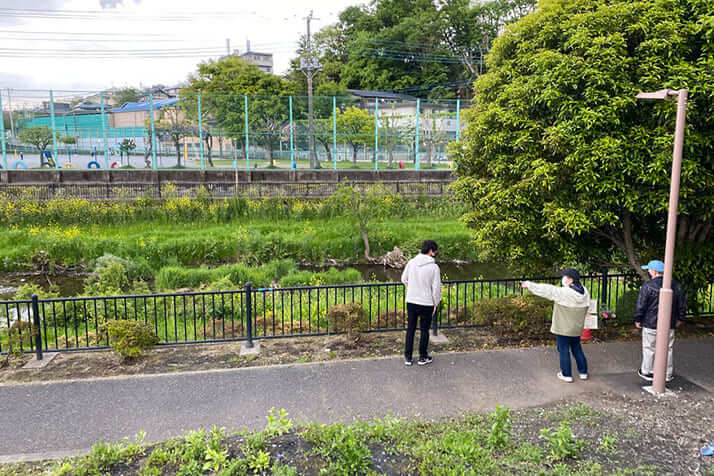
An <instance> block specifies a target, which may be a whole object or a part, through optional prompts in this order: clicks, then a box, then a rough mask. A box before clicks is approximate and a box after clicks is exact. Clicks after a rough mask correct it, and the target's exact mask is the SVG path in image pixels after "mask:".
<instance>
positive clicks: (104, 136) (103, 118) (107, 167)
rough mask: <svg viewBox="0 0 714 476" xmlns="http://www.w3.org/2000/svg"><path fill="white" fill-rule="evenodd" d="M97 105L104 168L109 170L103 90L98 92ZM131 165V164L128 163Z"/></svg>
mask: <svg viewBox="0 0 714 476" xmlns="http://www.w3.org/2000/svg"><path fill="white" fill-rule="evenodd" d="M99 107H100V110H101V113H102V137H103V138H104V168H105V169H107V170H109V145H108V144H107V122H106V121H107V115H106V113H105V112H104V92H103V91H101V92H100V93H99ZM130 165H131V164H130Z"/></svg>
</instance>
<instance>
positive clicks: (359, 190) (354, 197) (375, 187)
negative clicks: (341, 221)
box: [328, 183, 390, 261]
mask: <svg viewBox="0 0 714 476" xmlns="http://www.w3.org/2000/svg"><path fill="white" fill-rule="evenodd" d="M389 194H390V192H389V191H388V190H387V189H386V188H385V187H384V185H382V184H380V183H376V184H352V183H344V184H340V185H338V187H337V190H335V193H334V194H333V195H331V196H330V198H329V199H328V203H330V205H331V206H332V207H333V208H334V209H336V210H345V211H346V212H347V213H348V215H349V216H350V217H351V218H352V220H353V222H354V224H355V225H356V226H357V228H359V232H360V235H361V236H362V243H363V244H364V257H365V259H366V260H367V261H370V260H371V250H370V247H369V236H368V233H369V229H370V223H372V222H374V221H378V220H380V219H382V218H384V215H385V213H386V212H385V207H384V198H385V196H388V195H389Z"/></svg>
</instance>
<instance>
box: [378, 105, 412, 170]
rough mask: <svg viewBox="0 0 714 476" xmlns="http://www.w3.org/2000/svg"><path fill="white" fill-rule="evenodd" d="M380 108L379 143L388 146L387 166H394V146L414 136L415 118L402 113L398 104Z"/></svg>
mask: <svg viewBox="0 0 714 476" xmlns="http://www.w3.org/2000/svg"><path fill="white" fill-rule="evenodd" d="M384 109H386V110H384V111H383V109H380V113H379V143H380V144H384V146H385V147H386V148H387V158H388V159H387V160H388V163H387V167H388V168H390V169H391V168H392V167H393V166H394V148H395V147H396V145H397V144H399V143H402V142H404V141H405V140H410V139H412V138H413V137H414V130H415V125H414V120H413V117H411V115H404V114H400V113H399V112H398V110H397V107H396V104H394V103H392V104H391V105H390V106H387V107H386V108H384Z"/></svg>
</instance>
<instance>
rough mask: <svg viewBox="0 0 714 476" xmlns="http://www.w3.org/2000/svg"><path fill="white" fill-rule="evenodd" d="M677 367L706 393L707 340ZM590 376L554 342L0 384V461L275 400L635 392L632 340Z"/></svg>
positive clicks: (294, 409) (296, 409)
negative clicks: (571, 378)
mask: <svg viewBox="0 0 714 476" xmlns="http://www.w3.org/2000/svg"><path fill="white" fill-rule="evenodd" d="M675 346H676V347H675V372H676V373H677V374H678V375H679V376H680V377H678V379H676V380H675V381H674V382H673V384H672V385H674V386H675V387H676V386H677V384H678V381H685V382H687V383H688V385H689V388H691V387H692V386H694V387H696V388H697V389H699V390H703V391H707V392H714V373H713V372H712V371H711V364H712V362H714V339H688V340H678V341H677V342H676V344H675ZM585 352H586V355H587V357H588V360H589V365H590V372H591V378H590V379H589V380H587V381H580V380H577V379H576V381H575V382H574V383H571V384H568V383H564V382H561V381H559V380H557V379H556V378H555V374H556V372H557V366H558V359H557V352H556V350H555V348H554V346H553V347H545V348H529V349H512V350H498V351H484V352H473V353H450V354H439V353H438V349H437V352H436V353H435V359H434V362H433V364H431V365H429V366H425V367H418V366H416V365H414V366H413V367H410V368H407V367H405V366H404V365H403V362H402V359H401V358H396V357H393V358H382V359H365V360H352V361H334V362H328V363H314V364H295V365H283V366H273V367H252V368H242V369H227V370H216V371H205V372H189V373H172V374H161V375H147V376H127V377H113V378H100V379H92V380H75V381H71V380H66V381H58V382H52V383H28V384H5V385H0V461H3V460H4V461H12V460H27V459H38V458H43V457H57V456H61V455H68V454H76V453H77V452H79V451H84V450H86V449H87V448H89V447H91V446H92V445H93V444H94V443H96V442H97V441H99V440H105V441H117V440H120V439H122V438H124V437H131V436H134V435H136V434H137V433H138V432H139V431H141V430H143V431H146V432H147V440H149V441H157V440H161V439H164V438H169V437H173V436H177V435H180V434H182V433H184V432H185V431H187V430H195V429H198V428H206V429H210V428H212V427H213V426H214V425H217V426H219V427H221V426H223V427H226V428H227V429H228V430H241V429H257V428H261V427H263V426H264V425H265V416H266V414H267V413H268V411H269V409H270V408H271V407H275V408H285V409H286V410H287V411H288V412H289V413H290V415H291V417H292V418H294V419H296V420H297V421H312V422H322V423H328V422H335V421H343V422H349V421H353V420H355V419H364V418H371V417H376V416H384V415H386V414H387V413H391V414H392V415H394V416H399V417H407V418H420V419H427V420H428V419H439V418H444V417H448V416H457V415H460V414H463V413H464V412H467V411H488V410H490V409H492V408H493V407H495V406H496V405H497V404H500V405H504V406H507V407H509V408H524V407H533V406H542V405H547V404H549V403H552V402H555V401H559V400H563V399H577V398H578V396H579V395H584V394H598V393H602V392H604V391H616V392H619V393H625V394H627V393H632V394H640V393H641V392H642V389H641V388H640V385H641V384H642V382H641V381H640V380H639V379H638V378H637V376H636V375H635V370H636V369H637V367H638V366H639V359H640V346H639V343H637V342H629V343H608V344H602V343H601V344H590V345H586V346H585Z"/></svg>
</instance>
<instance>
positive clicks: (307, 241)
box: [0, 215, 478, 272]
mask: <svg viewBox="0 0 714 476" xmlns="http://www.w3.org/2000/svg"><path fill="white" fill-rule="evenodd" d="M426 238H430V239H434V240H436V241H437V242H438V243H439V251H440V253H441V256H442V258H443V259H446V260H452V259H463V260H469V261H477V260H478V254H477V253H476V250H475V248H474V247H473V246H472V245H471V243H470V233H469V231H468V230H467V229H466V227H465V226H464V225H463V224H461V223H460V222H459V221H458V220H456V219H446V220H444V219H440V218H436V217H434V216H429V215H425V216H424V217H423V218H421V217H420V218H416V217H415V218H402V219H399V218H390V219H389V220H386V221H383V222H380V223H375V224H373V225H371V226H370V230H369V239H370V245H371V248H372V253H373V255H375V256H378V255H382V254H385V253H386V252H388V251H391V250H392V249H393V248H394V247H395V246H399V247H400V248H401V249H402V250H403V251H404V252H405V253H406V254H407V255H413V254H416V253H418V251H419V247H420V243H421V241H422V240H424V239H426ZM362 250H363V243H362V238H361V236H360V234H359V232H358V231H357V229H356V228H355V226H354V225H353V224H352V222H351V221H350V220H349V219H347V218H334V219H330V220H293V219H289V220H270V221H268V220H262V219H261V220H257V219H256V220H244V221H240V222H235V223H227V224H201V223H193V224H189V225H181V224H157V223H151V224H148V223H134V224H129V225H123V226H109V225H95V226H76V225H72V226H58V225H49V226H37V225H35V226H29V227H19V226H15V227H13V228H12V229H6V230H4V231H0V272H3V271H22V270H30V269H36V268H37V264H38V260H40V261H43V262H48V263H56V264H60V265H63V266H76V265H84V266H88V267H91V264H92V262H93V260H96V259H97V258H99V257H100V256H102V255H105V254H112V255H115V256H120V257H122V258H128V259H131V260H133V261H135V262H137V263H142V264H145V265H146V267H148V268H151V269H153V270H158V269H160V268H162V267H164V266H171V265H175V266H201V265H206V266H215V265H220V264H225V263H236V262H241V263H245V264H252V265H259V264H263V263H267V262H269V261H271V260H274V259H284V258H290V259H293V260H295V261H307V262H311V263H322V262H324V261H325V260H326V259H329V258H332V259H337V260H346V261H350V262H352V261H356V260H357V259H358V257H359V256H360V255H361V254H362Z"/></svg>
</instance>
